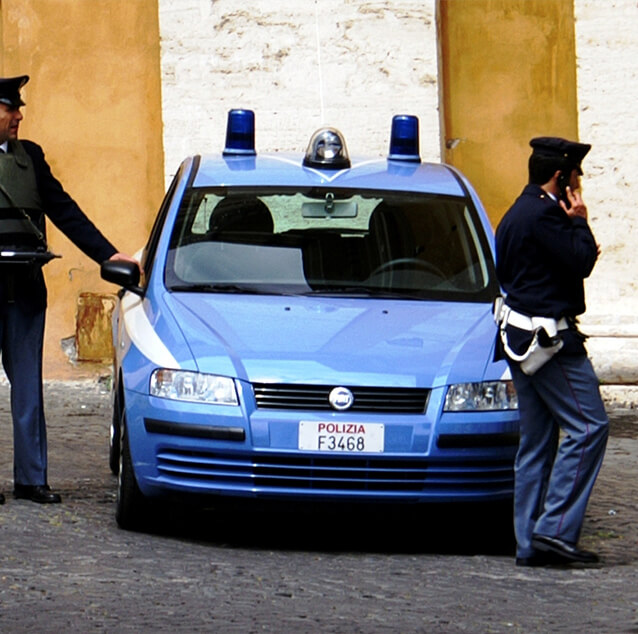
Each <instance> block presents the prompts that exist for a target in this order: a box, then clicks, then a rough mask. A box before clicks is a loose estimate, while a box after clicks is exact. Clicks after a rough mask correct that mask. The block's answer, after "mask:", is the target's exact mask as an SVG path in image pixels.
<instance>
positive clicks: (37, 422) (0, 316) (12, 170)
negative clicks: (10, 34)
mask: <svg viewBox="0 0 638 634" xmlns="http://www.w3.org/2000/svg"><path fill="white" fill-rule="evenodd" d="M28 81H29V77H28V76H27V75H22V76H20V77H10V78H0V220H2V221H3V222H4V225H3V228H6V227H19V228H20V229H25V228H26V230H25V234H29V232H30V231H31V234H29V235H30V239H31V238H32V246H38V247H39V250H36V249H34V250H33V253H31V254H30V255H29V257H27V258H26V259H23V260H22V261H18V260H16V258H15V257H14V256H11V255H10V253H13V251H12V252H9V251H8V250H7V248H6V245H4V244H2V240H3V237H5V236H6V235H7V234H4V233H0V251H1V252H2V253H6V254H7V255H6V258H5V257H4V256H0V350H1V353H2V363H3V366H4V369H5V372H6V374H7V377H8V379H9V381H10V383H11V413H12V417H13V439H14V492H13V493H14V497H16V498H21V499H27V500H31V501H33V502H39V503H55V502H60V501H61V499H60V495H59V494H57V493H55V492H54V491H52V490H51V488H50V487H49V485H48V482H47V438H46V427H45V419H44V411H43V399H42V344H43V335H44V318H45V310H46V304H47V292H46V287H45V283H44V277H43V274H42V264H43V263H45V262H46V261H47V260H48V259H50V254H48V251H47V250H46V227H45V221H44V216H45V215H46V216H48V217H49V219H50V220H51V221H52V222H53V223H54V224H55V225H56V226H57V227H58V228H59V229H60V230H61V231H62V232H63V233H65V234H66V235H67V237H68V238H69V239H70V240H71V241H72V242H73V243H75V244H76V245H77V246H78V247H79V248H80V249H81V250H82V251H83V252H84V253H86V254H87V255H88V256H89V257H91V258H92V259H93V260H95V261H96V262H98V263H101V262H102V261H104V260H108V259H119V260H129V261H131V260H132V258H130V257H128V256H127V255H124V254H122V253H119V252H118V251H117V249H116V248H115V247H114V246H113V245H112V244H111V243H110V242H109V241H108V240H107V239H106V238H105V237H104V236H103V235H102V234H101V233H100V231H99V230H98V229H97V228H96V227H95V225H94V224H93V223H92V222H91V221H90V220H89V219H88V218H87V217H86V215H85V214H84V213H83V212H82V210H81V209H80V208H79V207H78V205H77V204H76V203H75V201H74V200H73V199H72V198H71V197H70V196H69V195H68V194H67V193H66V192H65V191H64V189H63V188H62V185H61V184H60V182H59V181H58V180H57V179H56V178H55V177H54V176H53V174H52V173H51V169H50V167H49V165H48V163H47V162H46V160H45V158H44V153H43V151H42V148H41V147H40V146H39V145H37V144H35V143H33V142H31V141H19V140H18V129H19V126H20V122H21V121H22V118H23V115H22V113H21V111H20V108H21V106H23V105H25V104H24V102H23V101H22V98H21V96H20V90H21V89H22V87H23V86H24V85H25V84H26V83H27V82H28ZM14 237H15V236H14ZM38 241H39V242H40V243H41V244H36V243H38ZM14 246H15V245H13V244H12V248H13V247H14ZM1 247H4V249H2V248H1ZM43 250H44V251H43ZM12 258H13V259H12ZM8 262H9V263H8ZM4 501H5V498H4V495H3V494H2V493H0V504H3V503H4Z"/></svg>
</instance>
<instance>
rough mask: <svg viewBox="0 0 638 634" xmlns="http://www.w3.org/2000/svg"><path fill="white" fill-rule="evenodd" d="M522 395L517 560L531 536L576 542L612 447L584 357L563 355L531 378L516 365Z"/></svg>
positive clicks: (529, 547)
mask: <svg viewBox="0 0 638 634" xmlns="http://www.w3.org/2000/svg"><path fill="white" fill-rule="evenodd" d="M510 366H511V371H512V378H513V379H514V385H515V386H516V391H517V393H518V399H519V410H520V418H521V423H520V443H519V448H518V453H517V455H516V462H515V488H514V529H515V533H516V541H517V553H516V556H517V557H530V556H531V555H532V554H533V553H534V549H533V548H532V545H531V539H532V535H533V534H538V535H547V536H550V537H557V538H559V539H562V540H564V541H566V542H569V543H572V544H576V543H577V542H578V538H579V536H580V531H581V528H582V525H583V519H584V517H585V510H586V507H587V502H588V500H589V496H590V494H591V491H592V488H593V486H594V482H595V480H596V477H597V475H598V471H599V470H600V466H601V464H602V461H603V455H604V453H605V447H606V445H607V436H608V430H609V425H608V420H607V415H606V413H605V408H604V406H603V402H602V399H601V397H600V390H599V385H598V378H597V377H596V374H595V372H594V369H593V367H592V365H591V362H590V361H589V359H588V358H587V356H586V355H577V356H568V355H560V354H559V355H557V356H555V357H553V358H552V359H551V360H550V361H549V362H548V363H546V364H545V365H544V366H543V367H541V368H540V370H538V371H537V372H536V374H534V375H532V376H527V375H525V374H524V373H523V372H522V371H521V370H520V369H519V367H518V364H516V363H510Z"/></svg>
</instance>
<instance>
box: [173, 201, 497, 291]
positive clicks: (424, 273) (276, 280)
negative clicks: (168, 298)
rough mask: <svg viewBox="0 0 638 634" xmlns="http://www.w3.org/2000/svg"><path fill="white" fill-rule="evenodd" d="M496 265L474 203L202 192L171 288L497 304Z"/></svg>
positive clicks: (184, 210) (186, 205) (177, 250)
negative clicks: (394, 297)
mask: <svg viewBox="0 0 638 634" xmlns="http://www.w3.org/2000/svg"><path fill="white" fill-rule="evenodd" d="M494 279H495V278H494V273H493V263H492V259H491V255H490V251H489V248H488V246H487V241H486V238H485V235H484V233H483V230H482V227H481V225H480V222H479V220H478V216H477V214H476V211H475V210H474V208H473V207H472V206H471V204H470V203H469V201H468V200H466V199H463V198H455V197H444V196H431V195H424V194H415V193H401V192H395V191H391V192H388V191H384V192H374V191H361V190H358V191H356V193H353V191H352V190H341V191H339V190H334V189H333V190H331V189H328V188H325V189H323V188H314V189H312V190H307V191H299V190H293V191H289V190H276V191H264V190H263V189H261V190H260V191H259V192H255V191H251V190H247V189H241V190H237V189H233V190H228V189H226V188H211V189H203V188H194V189H191V190H189V191H187V192H186V194H185V197H184V199H183V201H182V204H181V208H180V211H179V215H178V218H177V220H176V224H175V227H174V229H173V234H172V237H171V242H170V250H169V254H168V259H167V266H166V271H165V281H166V285H167V287H168V288H169V289H171V290H193V291H207V292H258V293H325V294H342V295H352V296H359V295H363V296H384V295H386V296H396V297H406V298H434V299H456V300H462V301H490V300H491V298H492V297H493V296H494V294H495V292H496V286H495V281H494Z"/></svg>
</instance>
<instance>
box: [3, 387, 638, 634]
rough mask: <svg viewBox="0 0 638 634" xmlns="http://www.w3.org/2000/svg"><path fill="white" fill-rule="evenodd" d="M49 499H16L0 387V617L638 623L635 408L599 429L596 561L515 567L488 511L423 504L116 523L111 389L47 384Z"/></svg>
mask: <svg viewBox="0 0 638 634" xmlns="http://www.w3.org/2000/svg"><path fill="white" fill-rule="evenodd" d="M45 394H46V403H47V413H48V426H49V448H50V451H49V453H50V481H51V483H52V484H53V485H54V487H55V488H56V489H57V490H59V491H60V492H61V494H62V495H63V498H64V501H63V504H61V505H53V506H39V505H36V504H33V503H30V502H26V501H23V500H14V499H13V498H12V497H11V495H10V492H11V488H12V478H11V471H12V450H11V428H10V423H9V415H8V390H7V388H6V386H2V385H0V421H1V422H0V430H1V431H2V433H0V490H2V491H4V493H5V495H7V494H9V495H7V503H6V504H5V505H4V506H1V507H0V632H90V631H96V632H133V631H135V632H146V631H153V632H158V631H159V632H169V631H170V632H175V631H184V632H197V631H207V632H289V631H297V632H347V633H349V632H517V633H518V632H589V631H599V632H638V590H637V588H638V522H637V519H638V504H637V501H636V494H635V489H636V485H637V476H638V413H637V412H636V411H635V410H633V409H626V408H622V407H620V406H618V405H614V406H612V407H610V418H611V421H612V436H611V438H610V442H609V447H608V451H607V456H606V459H605V463H604V465H603V469H602V471H601V474H600V477H599V479H598V483H597V485H596V489H595V492H594V495H593V497H592V500H591V503H590V506H589V512H588V517H587V522H586V525H585V528H584V535H583V538H582V542H581V543H582V544H583V545H584V546H585V547H588V548H592V549H595V550H597V551H598V552H599V553H600V554H601V555H602V558H603V560H602V563H601V565H599V566H597V567H593V568H577V567H573V568H553V569H552V568H548V569H526V568H517V567H516V566H515V565H514V560H513V557H512V552H513V549H512V544H511V542H510V541H509V540H507V539H503V537H502V535H501V536H500V538H499V537H495V538H493V539H490V538H489V537H490V531H491V530H492V528H493V527H492V526H491V525H490V517H489V516H488V513H487V512H486V511H480V510H479V511H477V510H476V509H467V508H466V509H461V510H460V511H459V512H457V513H453V512H452V510H451V509H449V508H448V509H440V508H438V509H430V510H429V511H428V512H427V513H425V514H423V515H421V516H414V515H407V514H406V515H400V516H399V515H396V514H393V513H390V512H389V511H386V512H385V513H383V514H382V515H377V516H369V515H365V516H361V515H360V514H356V515H355V514H344V513H338V512H336V511H332V512H330V513H325V514H321V515H318V514H316V513H315V514H293V513H283V512H278V513H273V512H266V511H260V512H254V513H248V512H245V511H242V512H236V513H232V514H231V513H228V512H225V513H221V512H217V513H215V512H210V511H207V512H201V511H200V512H195V511H186V510H183V509H182V510H177V509H172V511H170V512H168V511H167V513H166V517H164V518H163V521H162V522H161V523H159V526H161V528H159V529H158V530H157V531H155V532H154V533H146V534H144V533H131V532H126V531H122V530H119V529H118V528H117V526H116V524H115V521H114V519H113V512H114V500H115V478H114V477H113V476H112V475H111V474H110V472H109V470H108V466H107V455H106V453H107V437H108V431H107V430H108V423H109V418H110V399H109V395H108V393H107V392H106V390H103V389H101V388H100V386H99V385H97V384H95V383H90V382H81V383H78V382H74V383H50V384H47V387H46V391H45Z"/></svg>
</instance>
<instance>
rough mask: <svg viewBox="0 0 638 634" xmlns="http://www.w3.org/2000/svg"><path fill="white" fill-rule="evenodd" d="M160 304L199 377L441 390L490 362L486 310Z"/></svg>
mask: <svg viewBox="0 0 638 634" xmlns="http://www.w3.org/2000/svg"><path fill="white" fill-rule="evenodd" d="M164 299H165V305H166V307H167V308H168V309H169V311H170V312H171V313H172V316H173V318H174V319H175V322H176V323H177V324H179V327H180V328H181V330H182V334H183V336H184V338H185V341H186V344H187V346H188V347H189V348H190V353H191V354H192V356H193V359H194V362H195V365H196V366H197V369H198V370H199V371H200V372H207V373H214V374H221V375H227V376H235V377H237V378H240V379H243V380H246V381H249V382H253V383H255V382H276V383H298V384H303V383H318V384H326V383H328V384H335V383H338V384H343V385H371V386H397V387H437V386H440V385H445V384H446V383H450V382H462V381H476V380H477V379H479V378H480V377H484V376H485V373H486V368H487V367H488V366H490V364H491V360H492V356H493V345H494V335H495V327H494V322H493V320H492V317H491V312H490V307H489V305H486V304H479V303H459V302H431V301H408V300H381V299H354V298H345V299H344V298H332V297H317V298H313V297H286V296H263V295H259V296H255V295H232V296H230V295H219V294H203V293H201V294H200V293H167V294H166V295H165V296H164ZM491 365H492V367H493V364H491ZM485 378H498V376H492V377H485Z"/></svg>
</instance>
